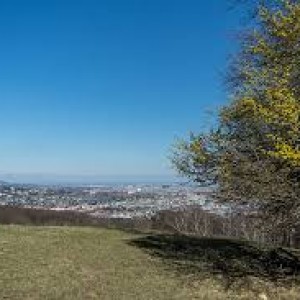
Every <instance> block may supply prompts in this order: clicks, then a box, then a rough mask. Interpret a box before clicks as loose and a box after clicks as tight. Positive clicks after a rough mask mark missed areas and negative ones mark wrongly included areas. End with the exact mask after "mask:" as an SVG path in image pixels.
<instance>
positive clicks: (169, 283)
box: [0, 226, 299, 300]
mask: <svg viewBox="0 0 300 300" xmlns="http://www.w3.org/2000/svg"><path fill="white" fill-rule="evenodd" d="M138 237H139V236H137V235H134V234H130V233H124V232H121V231H115V230H107V229H98V228H82V227H25V226H0V298H1V299H33V300H34V299H75V300H76V299H104V300H105V299H125V300H126V299H128V300H129V299H259V298H257V297H259V294H260V293H264V292H265V291H266V292H268V293H269V294H270V291H272V288H273V285H268V283H263V284H261V285H259V288H257V289H256V290H251V291H250V290H247V289H245V287H243V288H241V289H237V290H234V289H233V290H228V291H226V290H225V289H224V287H223V286H222V284H221V283H220V282H219V281H218V278H217V277H216V278H215V277H214V276H213V275H212V276H211V277H207V276H206V277H205V276H199V279H198V280H197V278H196V279H195V277H194V276H193V277H190V276H188V275H186V274H182V275H180V274H178V272H173V271H172V268H170V264H168V265H166V264H165V263H164V261H163V260H162V259H160V258H158V257H155V256H153V255H150V254H149V253H148V252H147V251H145V250H144V249H142V248H139V247H135V246H133V245H132V243H131V241H132V240H134V239H136V238H138ZM266 287H268V289H266ZM296 292H297V288H296V287H294V288H290V289H289V290H282V291H279V290H276V291H275V290H274V293H273V292H272V293H273V295H276V297H277V296H278V295H279V294H278V293H280V294H281V298H280V299H299V298H296V297H298V296H297V295H298V294H297V293H296ZM284 295H285V298H284ZM253 297H256V298H253ZM293 297H294V298H293ZM276 299H277V298H276ZM278 299H279V298H278Z"/></svg>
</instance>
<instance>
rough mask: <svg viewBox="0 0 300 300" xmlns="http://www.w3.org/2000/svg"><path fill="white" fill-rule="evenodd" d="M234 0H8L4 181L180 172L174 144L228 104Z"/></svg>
mask: <svg viewBox="0 0 300 300" xmlns="http://www.w3.org/2000/svg"><path fill="white" fill-rule="evenodd" d="M226 2H227V1H223V0H211V1H196V0H187V1H182V0H172V1H171V0H152V1H137V0H127V1H123V0H104V1H96V0H89V1H83V0H76V1H69V0H59V1H58V0H51V1H50V0H44V1H38V0H28V1H21V0H12V1H1V3H0V28H1V29H0V30H1V42H2V43H1V44H2V46H1V50H0V54H1V55H0V65H1V73H0V104H1V112H2V115H1V118H0V126H1V128H2V131H1V141H0V154H1V155H0V179H3V180H5V177H8V178H9V177H10V178H14V177H15V178H19V179H21V178H23V180H24V181H28V179H33V178H35V179H36V180H44V179H45V180H46V178H53V179H55V178H56V180H60V179H61V178H64V177H65V178H67V177H68V178H71V179H72V178H73V180H74V178H81V179H83V178H85V179H86V178H94V177H103V178H104V177H107V178H109V177H114V178H122V177H124V178H125V177H126V176H127V177H132V178H133V177H135V178H138V177H145V178H146V177H149V178H150V177H152V178H154V177H156V178H159V177H161V178H176V174H175V172H174V171H172V169H171V167H170V163H169V161H168V155H169V151H170V147H171V144H172V143H173V142H174V140H175V138H176V137H185V136H186V135H187V134H188V133H189V131H191V130H192V131H200V130H208V129H209V128H210V126H212V125H213V123H214V118H215V114H214V113H215V111H216V109H217V108H218V107H219V106H221V105H222V104H224V103H225V101H226V95H225V91H224V89H223V87H222V73H223V72H224V70H225V68H226V65H227V60H228V56H229V55H230V53H232V52H234V50H235V47H236V43H235V41H234V38H233V37H234V35H235V32H237V30H238V29H239V26H238V24H239V21H240V16H239V14H240V12H239V11H238V10H229V9H228V5H227V3H226ZM1 174H2V175H1ZM43 178H44V179H43Z"/></svg>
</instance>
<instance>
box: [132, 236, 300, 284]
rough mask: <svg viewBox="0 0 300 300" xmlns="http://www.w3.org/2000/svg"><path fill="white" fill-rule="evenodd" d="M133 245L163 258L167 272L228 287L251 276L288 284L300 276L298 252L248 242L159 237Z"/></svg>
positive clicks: (137, 240)
mask: <svg viewBox="0 0 300 300" xmlns="http://www.w3.org/2000/svg"><path fill="white" fill-rule="evenodd" d="M130 244H131V245H133V246H135V247H139V248H142V249H144V250H146V251H147V252H148V253H149V254H151V255H154V256H158V257H160V258H161V259H162V260H163V261H164V263H166V266H167V267H168V269H171V270H173V271H175V272H179V274H181V275H184V274H185V275H189V276H191V275H195V276H197V278H199V276H207V275H211V274H215V275H218V277H221V278H222V281H223V283H224V284H225V286H226V287H227V288H229V287H230V286H231V285H232V284H233V283H235V282H236V281H240V280H241V279H242V280H243V279H244V280H247V279H248V278H249V277H250V276H253V277H256V278H259V279H265V280H270V281H272V282H278V281H282V282H284V283H285V284H289V283H295V281H298V280H299V275H300V260H299V258H298V255H297V254H298V253H295V252H292V251H289V250H286V249H283V248H276V249H274V248H267V247H259V246H257V245H255V244H252V243H249V242H246V241H245V242H244V241H237V240H229V239H222V238H199V237H193V236H183V235H168V234H159V235H148V236H144V237H141V238H137V239H134V240H131V241H130Z"/></svg>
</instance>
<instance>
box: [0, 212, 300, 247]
mask: <svg viewBox="0 0 300 300" xmlns="http://www.w3.org/2000/svg"><path fill="white" fill-rule="evenodd" d="M0 223H1V224H22V225H51V226H67V225H68V226H100V227H108V228H119V229H126V230H135V231H143V232H145V231H153V230H155V231H161V232H168V233H176V234H193V235H197V236H206V237H212V236H219V237H221V236H222V237H229V238H239V239H246V240H251V241H256V242H259V243H262V244H271V245H282V243H283V242H282V240H281V235H280V233H279V232H278V230H276V229H274V228H273V230H272V226H269V224H264V223H262V222H259V220H258V219H257V218H255V217H253V216H249V215H245V214H241V213H239V214H238V213H232V214H230V215H229V214H227V215H221V214H218V213H214V212H209V211H205V210H203V209H202V208H201V207H200V206H188V207H182V208H181V209H178V210H165V211H160V212H158V213H157V214H156V215H154V216H152V217H139V218H132V219H115V218H114V219H111V218H96V217H92V216H90V215H88V214H85V213H80V212H74V211H53V210H44V209H32V208H24V207H11V206H0ZM270 228H271V230H270ZM290 239H291V245H292V246H294V247H300V231H299V232H293V233H291V236H290Z"/></svg>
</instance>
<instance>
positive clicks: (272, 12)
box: [173, 0, 300, 244]
mask: <svg viewBox="0 0 300 300" xmlns="http://www.w3.org/2000/svg"><path fill="white" fill-rule="evenodd" d="M258 11H259V13H258V16H257V23H256V25H255V28H254V29H253V30H252V32H251V34H250V35H247V36H246V37H245V38H244V39H243V41H242V44H241V52H240V53H239V55H237V57H236V59H235V61H234V62H232V64H231V68H230V71H229V83H230V88H231V94H232V95H233V99H232V101H231V102H230V104H229V105H227V106H225V107H224V108H223V109H222V110H221V112H220V123H219V126H218V128H217V130H214V131H212V132H211V133H210V134H200V135H191V137H190V139H189V140H188V141H183V142H181V143H180V144H179V145H177V146H176V148H175V151H174V155H173V163H174V165H175V167H176V168H177V170H178V171H179V172H180V173H181V174H184V175H186V176H188V177H190V178H191V179H193V180H195V181H197V182H201V183H205V184H214V185H215V187H216V196H217V197H218V199H221V200H223V201H226V202H227V203H232V204H238V205H239V206H241V205H244V206H245V207H247V209H252V210H253V211H255V212H256V213H257V216H261V217H262V219H263V220H264V221H265V222H267V220H269V221H271V222H270V224H272V226H273V227H274V228H277V232H276V233H277V234H278V229H280V231H281V233H282V243H283V244H289V236H290V232H291V231H293V230H295V229H296V228H297V227H298V226H299V225H300V2H299V1H291V0H289V1H288V0H286V1H280V2H279V3H278V4H277V5H272V6H271V7H270V6H268V7H267V6H264V5H260V6H259V9H258Z"/></svg>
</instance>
